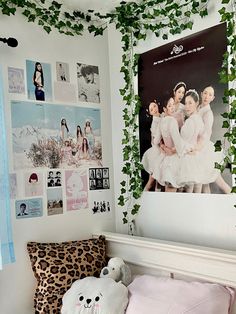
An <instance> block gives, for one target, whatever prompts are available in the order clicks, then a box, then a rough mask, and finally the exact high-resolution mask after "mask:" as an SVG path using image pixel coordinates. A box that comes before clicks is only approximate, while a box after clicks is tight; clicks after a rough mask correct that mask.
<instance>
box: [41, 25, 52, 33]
mask: <svg viewBox="0 0 236 314" xmlns="http://www.w3.org/2000/svg"><path fill="white" fill-rule="evenodd" d="M43 29H44V30H45V31H46V32H47V33H48V34H49V33H50V32H51V30H52V29H51V27H49V26H44V27H43Z"/></svg>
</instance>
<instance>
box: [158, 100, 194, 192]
mask: <svg viewBox="0 0 236 314" xmlns="http://www.w3.org/2000/svg"><path fill="white" fill-rule="evenodd" d="M175 112H176V107H175V103H174V99H173V98H170V99H169V100H168V102H167V104H166V106H165V107H164V117H163V118H162V119H161V121H160V124H159V128H157V130H156V133H155V144H158V143H160V142H161V140H163V142H164V145H165V146H166V147H167V148H168V149H169V150H171V151H173V154H172V155H167V154H165V153H164V152H162V151H161V153H160V155H159V159H160V160H159V161H158V162H157V165H156V167H155V169H154V172H153V177H154V178H155V179H156V180H157V181H158V182H159V183H160V184H161V185H163V186H165V192H176V191H177V188H180V187H181V186H182V185H180V184H179V183H178V177H179V169H180V157H181V156H182V155H183V154H185V153H188V152H190V151H191V150H192V149H193V147H192V146H191V145H189V144H188V143H185V142H184V141H183V140H182V138H181V136H180V133H179V125H178V122H177V120H176V118H175V117H174V114H175Z"/></svg>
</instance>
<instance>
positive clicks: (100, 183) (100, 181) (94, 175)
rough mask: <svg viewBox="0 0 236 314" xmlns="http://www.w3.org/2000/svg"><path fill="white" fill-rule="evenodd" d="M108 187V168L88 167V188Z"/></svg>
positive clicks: (100, 188)
mask: <svg viewBox="0 0 236 314" xmlns="http://www.w3.org/2000/svg"><path fill="white" fill-rule="evenodd" d="M109 188H110V181H109V168H89V189H90V190H103V189H109Z"/></svg>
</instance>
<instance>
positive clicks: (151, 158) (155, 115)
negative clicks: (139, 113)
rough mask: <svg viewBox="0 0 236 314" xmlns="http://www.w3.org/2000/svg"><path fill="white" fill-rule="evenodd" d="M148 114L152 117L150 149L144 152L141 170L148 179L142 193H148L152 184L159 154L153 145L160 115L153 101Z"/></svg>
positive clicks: (157, 147)
mask: <svg viewBox="0 0 236 314" xmlns="http://www.w3.org/2000/svg"><path fill="white" fill-rule="evenodd" d="M147 111H148V114H149V115H150V116H152V124H151V128H150V131H151V145H152V146H151V147H150V148H149V149H148V150H146V151H145V153H144V155H143V158H142V161H141V163H142V165H143V168H144V169H145V170H146V171H147V172H148V173H149V179H148V182H147V184H146V185H145V188H144V191H149V190H150V189H151V187H152V186H153V184H154V181H155V179H154V178H153V176H152V173H153V170H154V167H155V164H156V160H157V158H158V156H159V154H160V148H159V145H154V140H155V137H154V134H155V133H156V129H157V128H158V124H159V122H160V119H161V118H160V113H159V108H158V104H157V102H156V101H155V100H154V101H152V102H150V104H149V107H148V110H147Z"/></svg>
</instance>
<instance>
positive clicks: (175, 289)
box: [126, 275, 234, 314]
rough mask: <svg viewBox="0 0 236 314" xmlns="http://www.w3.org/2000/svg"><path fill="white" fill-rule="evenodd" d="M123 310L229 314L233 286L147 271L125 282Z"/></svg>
mask: <svg viewBox="0 0 236 314" xmlns="http://www.w3.org/2000/svg"><path fill="white" fill-rule="evenodd" d="M128 289H129V304H128V307H127V310H126V314H144V313H146V314H147V313H148V314H184V313H188V314H228V313H230V312H229V310H230V306H231V304H232V302H233V298H234V291H233V289H228V288H225V287H223V286H221V285H219V284H212V283H201V282H186V281H183V280H177V279H170V278H165V277H154V276H149V275H143V276H138V277H136V278H135V279H134V281H133V282H132V283H131V284H130V285H129V286H128Z"/></svg>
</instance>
